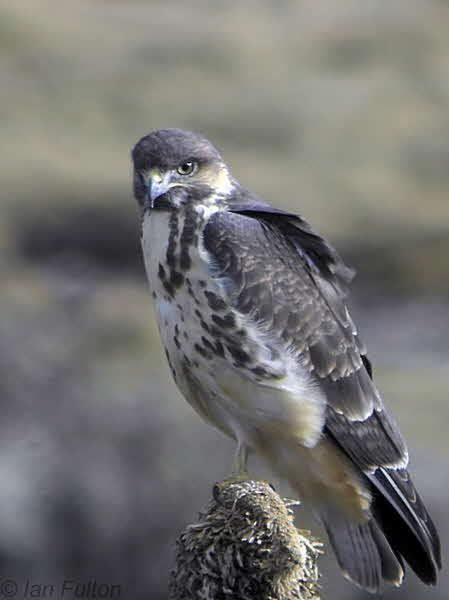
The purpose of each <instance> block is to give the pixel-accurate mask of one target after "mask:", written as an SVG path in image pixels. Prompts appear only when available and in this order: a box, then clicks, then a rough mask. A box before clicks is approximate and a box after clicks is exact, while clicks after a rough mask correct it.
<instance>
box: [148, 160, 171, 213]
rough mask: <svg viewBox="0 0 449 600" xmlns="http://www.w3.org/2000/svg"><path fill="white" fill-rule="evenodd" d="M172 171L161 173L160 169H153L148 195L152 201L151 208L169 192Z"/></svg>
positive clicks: (150, 175) (150, 201)
mask: <svg viewBox="0 0 449 600" xmlns="http://www.w3.org/2000/svg"><path fill="white" fill-rule="evenodd" d="M170 187H171V185H170V172H166V173H161V172H160V171H159V169H152V170H151V171H150V173H149V179H148V189H147V197H148V201H149V203H150V208H154V203H155V201H156V200H157V198H159V196H162V194H165V192H168V190H169V189H170Z"/></svg>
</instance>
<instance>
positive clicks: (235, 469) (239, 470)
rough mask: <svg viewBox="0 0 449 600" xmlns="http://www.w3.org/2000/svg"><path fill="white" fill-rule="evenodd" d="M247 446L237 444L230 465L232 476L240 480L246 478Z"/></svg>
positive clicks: (240, 443)
mask: <svg viewBox="0 0 449 600" xmlns="http://www.w3.org/2000/svg"><path fill="white" fill-rule="evenodd" d="M247 463H248V446H246V445H245V444H243V443H242V442H240V441H238V442H237V449H236V451H235V456H234V462H233V463H232V476H233V477H239V478H240V477H241V478H242V479H247V478H248V468H247Z"/></svg>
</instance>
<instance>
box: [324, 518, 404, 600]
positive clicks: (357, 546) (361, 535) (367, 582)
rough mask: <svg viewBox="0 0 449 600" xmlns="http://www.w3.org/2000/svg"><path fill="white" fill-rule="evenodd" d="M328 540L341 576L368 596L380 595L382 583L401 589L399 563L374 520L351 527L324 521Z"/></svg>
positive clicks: (338, 521) (342, 522) (336, 520)
mask: <svg viewBox="0 0 449 600" xmlns="http://www.w3.org/2000/svg"><path fill="white" fill-rule="evenodd" d="M323 522H324V526H325V528H326V531H327V534H328V536H329V540H330V542H331V544H332V547H333V549H334V552H335V555H336V557H337V561H338V564H339V565H340V568H341V569H342V571H343V573H344V575H345V576H346V577H347V578H348V579H350V580H351V581H353V582H354V583H356V584H357V585H359V586H360V587H362V588H364V589H365V590H367V591H368V592H372V593H376V592H378V591H379V589H380V587H381V584H382V581H388V582H389V583H392V584H393V585H400V584H401V582H402V579H403V576H404V571H403V567H402V562H401V560H400V558H399V557H397V556H396V555H395V553H394V552H393V550H392V549H391V547H390V545H389V544H388V542H387V540H386V539H385V537H384V535H383V534H382V532H381V530H380V529H379V527H378V526H377V524H376V522H375V521H374V520H371V521H368V522H366V523H353V522H349V521H347V520H345V519H344V518H341V517H340V518H338V517H335V515H333V518H329V519H327V518H323Z"/></svg>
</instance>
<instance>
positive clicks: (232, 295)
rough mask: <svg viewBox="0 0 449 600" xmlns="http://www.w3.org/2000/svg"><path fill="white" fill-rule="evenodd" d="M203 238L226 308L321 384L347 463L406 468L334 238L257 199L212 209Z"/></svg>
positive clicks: (402, 445) (329, 427) (330, 423)
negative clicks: (352, 308)
mask: <svg viewBox="0 0 449 600" xmlns="http://www.w3.org/2000/svg"><path fill="white" fill-rule="evenodd" d="M204 245H205V248H206V250H207V251H208V252H209V254H210V256H211V258H212V262H213V265H214V269H213V275H214V276H215V277H217V278H219V279H221V280H222V281H225V282H226V289H227V292H228V295H229V301H230V302H231V304H232V305H233V307H234V308H235V309H236V310H238V311H239V312H240V313H241V314H242V315H244V316H245V317H246V318H249V319H250V320H252V321H253V322H254V323H255V324H256V325H257V326H258V327H259V328H262V329H264V330H265V331H267V332H268V333H269V334H270V336H271V338H272V339H273V340H278V343H279V345H281V346H282V347H283V348H284V349H285V348H288V349H289V351H290V352H293V353H295V354H296V356H297V359H298V361H299V362H300V364H301V365H302V366H305V367H306V368H308V369H309V371H310V372H311V374H312V375H313V377H314V378H315V380H316V383H317V385H319V386H320V387H321V389H322V390H324V392H325V395H326V399H327V403H328V408H327V419H326V429H327V430H328V431H329V432H330V434H331V436H332V437H333V438H334V439H335V440H336V441H337V443H338V444H339V445H340V446H341V447H342V448H343V449H344V450H345V451H346V452H347V453H348V455H349V456H350V457H351V458H352V459H353V460H354V462H355V463H356V464H358V465H359V466H360V467H361V468H363V469H365V470H372V469H374V468H376V467H378V466H382V465H387V466H392V465H398V466H401V467H405V466H406V464H407V461H408V456H407V450H406V446H405V443H404V441H403V439H402V436H401V434H400V432H399V430H398V428H397V426H396V425H395V423H394V422H393V420H392V419H391V418H390V417H389V416H388V415H387V413H386V412H385V410H384V409H383V406H382V401H381V398H380V396H379V393H378V392H377V389H376V387H375V385H374V383H373V381H372V379H371V368H370V364H369V361H368V359H367V358H366V356H365V355H364V352H365V350H364V347H363V344H362V343H361V341H360V339H359V337H358V335H357V332H356V329H355V326H354V323H353V322H352V320H351V317H350V315H349V312H348V309H347V306H346V303H345V298H346V295H347V284H348V283H349V281H350V279H351V277H352V275H353V272H352V271H351V269H349V267H347V266H346V265H345V264H344V263H343V261H342V260H341V258H340V257H339V255H338V254H337V252H336V251H335V250H334V249H333V248H332V246H331V245H330V244H329V243H328V242H326V241H325V240H323V238H321V237H319V236H318V235H317V234H315V233H314V232H313V231H312V230H311V228H310V226H309V225H308V224H307V223H306V222H305V221H304V220H303V219H301V218H300V217H296V216H295V215H292V214H291V213H284V212H282V211H279V210H276V209H272V208H271V207H269V205H266V204H261V203H256V202H252V203H251V204H249V205H248V204H238V203H237V204H234V205H233V206H232V210H231V211H230V212H218V213H215V214H214V215H213V216H212V217H211V218H210V220H209V222H208V224H207V225H206V227H205V229H204Z"/></svg>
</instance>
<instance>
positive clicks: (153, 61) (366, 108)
mask: <svg viewBox="0 0 449 600" xmlns="http://www.w3.org/2000/svg"><path fill="white" fill-rule="evenodd" d="M448 24H449V5H448V4H447V3H446V2H442V1H441V0H396V1H395V2H389V1H387V0H385V1H383V0H365V1H364V2H360V1H359V0H349V1H347V2H344V3H343V2H339V0H319V1H318V2H317V1H312V0H308V1H303V2H294V1H286V2H283V3H278V2H276V1H275V0H272V1H269V0H257V1H256V0H253V1H251V0H250V1H248V2H244V3H237V2H235V3H234V2H233V3H218V2H217V3H213V2H206V1H203V2H201V1H193V0H192V1H185V0H174V1H170V2H165V1H162V0H161V1H155V2H152V1H148V2H145V1H143V0H142V1H140V2H139V1H129V2H125V1H119V0H115V1H113V0H108V1H106V0H105V1H101V0H91V1H87V0H77V1H67V0H58V1H49V0H40V1H39V2H30V1H27V0H14V1H10V0H4V1H1V2H0V96H1V101H0V115H1V116H0V125H1V135H0V145H1V146H0V148H1V157H2V158H1V161H0V180H1V196H0V198H1V201H0V277H1V294H0V402H1V409H2V411H1V415H2V417H1V419H0V489H1V492H0V581H1V579H2V578H3V579H5V578H6V579H7V578H12V579H15V580H17V582H19V584H20V586H22V585H25V582H26V580H27V579H28V580H30V581H31V582H33V583H48V584H52V583H53V584H58V583H59V582H61V581H62V580H64V579H67V578H71V579H75V580H76V581H78V582H81V583H82V582H88V581H89V580H96V581H97V582H106V583H109V584H119V585H121V586H122V588H121V589H122V597H124V598H129V599H131V600H141V599H142V600H143V599H148V598H151V599H152V600H159V599H163V598H166V597H167V580H168V575H169V571H170V569H171V567H172V566H173V557H174V544H175V539H176V537H177V536H178V534H179V532H180V531H181V530H182V529H183V528H184V527H185V526H186V524H187V523H189V522H193V521H194V520H195V519H196V518H197V513H198V511H199V510H200V509H201V508H202V507H204V506H205V505H206V504H207V502H208V500H209V497H210V494H211V488H212V485H213V483H214V482H215V481H217V480H220V479H221V478H223V477H224V476H225V475H226V474H227V473H228V471H229V467H230V463H231V460H232V453H233V446H232V444H231V443H230V442H228V441H227V440H226V439H224V438H223V437H222V436H221V434H220V433H218V432H215V431H214V430H212V429H211V428H209V427H208V426H206V425H203V423H202V422H201V421H200V419H199V417H197V416H196V415H195V414H194V413H193V411H192V410H191V408H190V407H189V406H188V405H187V403H186V402H185V401H184V400H183V399H182V398H181V396H180V394H179V393H178V391H177V389H176V387H175V385H174V383H173V382H172V381H171V376H170V373H169V369H168V367H167V365H166V363H165V358H164V356H163V353H162V352H161V346H160V344H159V340H158V335H157V331H156V328H155V323H154V320H153V314H152V310H151V306H150V304H151V302H150V298H149V294H148V292H147V285H146V281H145V276H144V271H143V267H142V260H141V257H140V253H139V232H138V217H137V209H136V206H135V202H134V200H133V199H132V194H131V183H130V173H131V167H130V159H129V152H130V148H131V146H132V145H133V144H134V143H135V142H136V141H137V139H138V138H139V137H141V136H142V135H143V134H145V133H146V132H148V131H149V130H151V129H153V128H159V127H166V126H177V127H184V128H190V129H194V130H199V131H200V132H202V133H203V134H205V135H206V136H207V137H209V138H210V139H211V140H212V141H213V142H214V143H215V144H216V145H217V146H218V147H219V148H220V149H221V150H222V152H223V154H224V157H225V159H226V160H227V162H228V164H230V166H231V168H232V170H233V172H234V174H235V176H236V177H237V178H238V179H239V180H240V181H241V182H242V183H243V184H245V185H246V186H248V187H250V188H251V189H252V190H254V191H255V192H257V193H258V194H260V195H261V196H262V197H264V198H266V199H267V200H269V201H272V202H273V203H275V204H276V205H278V206H281V207H284V208H288V209H291V210H294V211H296V212H299V213H301V214H302V215H303V216H304V217H305V218H307V219H308V220H309V221H310V222H311V223H312V224H313V225H314V227H315V228H316V229H318V230H319V231H320V232H321V233H322V234H324V235H326V236H327V237H328V238H330V239H331V240H332V241H333V243H334V244H336V245H337V247H338V248H339V250H340V253H341V254H342V255H343V257H344V258H345V259H346V261H347V262H349V263H350V264H352V265H354V266H355V267H356V268H357V270H358V273H359V275H358V277H357V279H356V280H355V282H354V284H353V286H352V289H353V297H352V307H353V312H354V313H355V317H356V320H357V322H358V324H359V329H360V331H361V333H362V335H363V337H364V339H365V341H366V343H367V345H368V348H369V350H370V356H371V359H372V361H373V363H374V368H375V374H376V378H377V382H378V386H379V387H380V389H381V391H382V392H383V395H384V397H385V399H386V402H387V404H388V406H389V407H390V409H391V410H392V412H393V413H394V414H395V415H396V416H397V418H398V421H399V423H400V425H401V428H402V430H403V432H404V434H405V436H406V438H407V440H408V443H409V447H410V451H411V456H412V459H411V468H412V471H413V472H414V475H415V480H416V483H417V486H418V488H419V489H420V490H421V491H422V495H423V497H424V498H425V500H426V502H427V504H428V506H429V509H430V511H431V513H432V515H433V516H434V518H435V521H436V523H437V525H438V526H439V528H440V531H441V535H442V542H443V553H444V554H445V552H444V548H445V547H447V544H448V541H449V520H448V516H449V515H448V509H449V465H448V449H449V438H448V428H449V403H448V401H447V398H448V388H449V311H448V302H449V198H448V193H449V110H448V106H449V60H448V57H449V35H448V31H449V28H448ZM254 464H255V468H254V472H255V473H263V470H261V468H260V466H258V464H257V462H256V463H254ZM272 480H273V482H274V484H275V485H276V487H277V489H278V490H280V491H281V492H282V493H284V494H285V495H288V494H289V490H288V488H286V487H285V486H284V485H283V484H282V483H281V482H279V481H277V480H276V478H272ZM298 523H300V524H301V526H305V525H307V526H309V527H312V529H313V531H314V533H315V534H321V530H320V528H319V526H318V525H317V524H315V523H314V522H313V521H311V520H310V518H309V515H308V513H307V511H306V510H305V509H300V510H299V511H298ZM321 567H322V571H323V599H324V598H332V600H337V599H338V600H363V599H365V598H367V597H369V596H367V595H366V594H364V593H362V592H360V591H358V590H357V589H356V588H354V587H353V586H352V585H350V584H348V583H347V582H345V581H344V580H343V578H342V577H341V576H340V574H339V572H338V569H337V567H336V565H335V560H334V558H333V556H332V555H331V553H330V551H329V552H327V554H326V556H325V557H324V558H323V560H322V561H321ZM447 586H448V571H447V570H445V571H444V572H443V574H442V579H441V583H440V585H439V586H438V587H437V588H435V589H429V588H425V587H424V586H422V585H421V584H420V583H419V582H418V581H417V580H416V578H415V577H414V576H413V575H412V574H411V573H409V574H408V577H407V580H406V583H405V585H404V587H403V588H402V589H401V590H400V591H395V592H391V591H387V592H386V593H385V595H384V598H385V599H390V598H393V597H394V598H395V599H397V600H405V599H407V600H415V599H422V598H429V599H434V600H437V599H441V600H442V599H448V598H449V592H448V587H447ZM42 597H43V596H42ZM85 597H88V596H87V595H86V596H85Z"/></svg>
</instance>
